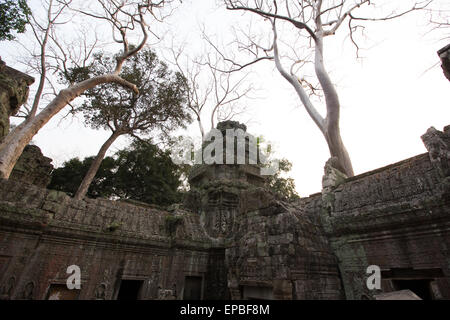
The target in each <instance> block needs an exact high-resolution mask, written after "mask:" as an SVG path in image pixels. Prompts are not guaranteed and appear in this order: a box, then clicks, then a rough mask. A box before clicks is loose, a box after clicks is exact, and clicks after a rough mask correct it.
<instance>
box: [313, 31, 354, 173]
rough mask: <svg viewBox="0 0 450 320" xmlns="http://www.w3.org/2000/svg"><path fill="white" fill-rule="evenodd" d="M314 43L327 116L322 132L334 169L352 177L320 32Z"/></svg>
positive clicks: (336, 97) (336, 96)
mask: <svg viewBox="0 0 450 320" xmlns="http://www.w3.org/2000/svg"><path fill="white" fill-rule="evenodd" d="M315 44H316V48H315V61H314V67H315V68H314V69H315V72H316V76H317V79H318V80H319V83H320V86H321V87H322V89H323V93H324V96H325V103H326V107H327V117H326V119H325V124H324V127H323V129H322V133H323V135H324V136H325V140H326V142H327V144H328V148H329V150H330V154H331V156H332V157H336V158H337V160H338V161H337V162H338V166H339V168H336V169H338V170H340V171H341V172H343V173H345V174H346V175H347V176H348V177H352V176H354V172H353V167H352V162H351V160H350V156H349V154H348V152H347V149H346V148H345V146H344V143H343V142H342V138H341V130H340V128H339V119H340V111H341V110H340V109H341V105H340V102H339V97H338V94H337V92H336V89H335V87H334V84H333V82H332V81H331V79H330V77H329V75H328V72H327V71H326V69H325V64H324V61H323V38H322V35H321V34H318V35H317V39H316V41H315Z"/></svg>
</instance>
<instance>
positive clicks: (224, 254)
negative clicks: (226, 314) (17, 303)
mask: <svg viewBox="0 0 450 320" xmlns="http://www.w3.org/2000/svg"><path fill="white" fill-rule="evenodd" d="M236 127H239V128H241V129H246V128H245V126H243V125H240V124H238V123H234V122H225V123H221V124H219V126H218V128H219V129H220V130H225V129H226V128H236ZM422 139H423V141H424V144H425V146H426V147H427V150H428V152H427V153H425V154H422V155H419V156H416V157H413V158H411V159H407V160H404V161H402V162H399V163H395V164H392V165H390V166H387V167H384V168H381V169H378V170H374V171H371V172H368V173H365V174H362V175H358V176H355V177H352V178H347V177H345V176H344V175H343V174H342V173H340V172H339V171H338V170H336V169H335V168H334V167H333V159H331V160H330V161H329V162H327V164H326V166H325V175H324V179H323V190H322V192H321V193H318V194H315V195H312V196H310V197H308V198H302V199H300V200H298V201H296V202H292V203H287V202H283V201H279V200H277V199H276V198H275V197H274V196H273V194H272V193H271V192H270V190H267V189H266V188H265V184H264V178H263V177H262V176H261V175H260V174H259V170H258V169H259V168H258V167H256V166H255V165H200V166H196V167H195V168H194V170H193V172H192V173H191V176H190V185H191V191H190V193H189V195H188V196H187V197H186V200H185V202H184V203H183V204H177V205H173V206H171V207H170V208H169V209H167V210H161V209H157V208H154V207H152V206H146V205H136V204H131V203H124V202H120V201H111V200H103V199H87V198H86V199H84V200H74V199H72V198H71V197H69V196H67V195H66V194H65V193H63V192H58V191H54V190H48V189H46V188H45V187H44V186H43V185H42V183H43V182H45V181H46V177H47V176H48V174H49V172H50V171H51V167H49V166H48V165H45V164H48V161H47V160H42V161H41V162H39V161H37V163H42V164H44V165H42V166H35V167H39V168H41V169H40V172H41V174H42V176H43V178H42V179H39V178H38V176H39V174H38V173H36V170H31V169H30V170H29V171H30V172H34V173H33V174H34V177H33V178H32V179H29V180H28V181H27V180H26V179H25V178H24V176H25V175H22V176H21V179H20V180H15V179H14V178H11V179H9V180H3V181H1V182H0V298H1V299H126V298H129V299H130V298H134V299H250V298H259V299H373V298H375V297H376V296H377V295H379V294H380V293H383V292H385V293H386V292H392V291H396V290H402V289H410V290H412V291H413V292H415V293H416V294H417V295H419V296H420V297H421V298H423V299H427V298H431V299H450V251H449V250H450V165H449V163H450V127H446V128H445V129H444V131H443V132H440V131H437V130H436V129H433V128H431V129H429V130H428V132H427V133H426V134H425V135H424V136H423V137H422ZM42 168H44V169H42ZM19 176H20V175H19ZM34 181H39V183H37V184H38V185H36V183H35V182H34ZM33 183H34V184H33ZM44 184H45V183H44ZM71 265H77V266H79V267H80V270H81V289H80V290H77V289H74V290H69V289H68V288H67V286H66V280H67V278H68V276H69V275H68V274H67V268H68V267H69V266H71ZM370 265H377V266H379V267H380V268H381V279H382V280H381V289H379V290H369V289H368V287H367V285H366V280H367V277H368V274H367V272H366V271H367V267H368V266H370Z"/></svg>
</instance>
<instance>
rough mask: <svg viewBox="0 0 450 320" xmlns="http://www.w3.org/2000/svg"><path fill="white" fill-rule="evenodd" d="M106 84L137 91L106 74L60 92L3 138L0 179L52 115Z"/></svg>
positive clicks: (0, 152)
mask: <svg viewBox="0 0 450 320" xmlns="http://www.w3.org/2000/svg"><path fill="white" fill-rule="evenodd" d="M107 82H114V83H117V84H120V85H123V86H125V87H128V88H130V89H133V90H135V91H137V88H136V86H135V85H133V84H131V83H129V82H127V81H125V80H124V79H122V78H120V77H119V76H118V75H116V74H106V75H102V76H98V77H95V78H91V79H88V80H85V81H82V82H80V83H77V84H75V85H73V86H71V87H69V88H66V89H63V90H61V91H60V92H59V93H58V95H57V96H56V97H55V98H54V99H53V100H52V101H51V102H50V103H49V104H48V105H47V106H46V107H45V108H44V109H43V110H42V111H41V112H40V113H39V114H38V115H36V116H35V117H34V118H32V119H30V120H29V121H26V122H25V123H22V124H20V125H19V126H18V127H17V128H15V129H14V131H13V132H11V133H10V134H8V135H7V136H6V137H5V138H4V140H3V141H2V143H1V144H0V178H3V179H8V178H9V175H10V174H11V171H12V169H13V168H14V165H15V164H16V162H17V160H18V159H19V157H20V155H21V154H22V152H23V149H24V148H25V146H26V145H27V144H28V143H29V142H30V141H31V139H33V137H34V136H35V135H36V133H38V131H39V130H40V129H41V128H42V127H43V126H44V125H45V124H46V123H47V122H48V121H50V119H51V118H52V117H53V116H54V115H56V114H57V113H58V112H59V111H61V110H62V109H63V108H64V107H65V106H66V105H67V104H68V103H69V102H71V101H72V100H74V99H75V98H76V97H78V96H80V95H81V94H82V93H83V92H84V91H86V90H88V89H91V88H94V87H95V86H97V85H99V84H102V83H107Z"/></svg>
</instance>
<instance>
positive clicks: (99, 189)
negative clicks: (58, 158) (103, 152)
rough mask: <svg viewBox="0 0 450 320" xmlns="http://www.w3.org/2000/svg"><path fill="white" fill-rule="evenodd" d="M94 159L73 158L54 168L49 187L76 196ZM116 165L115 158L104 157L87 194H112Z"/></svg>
mask: <svg viewBox="0 0 450 320" xmlns="http://www.w3.org/2000/svg"><path fill="white" fill-rule="evenodd" d="M92 161H94V157H87V158H85V159H84V160H82V161H81V160H80V159H78V158H73V159H70V160H69V161H66V162H64V164H63V166H62V167H60V168H56V169H54V170H53V172H52V180H51V182H50V185H49V186H48V188H49V189H54V190H60V191H64V192H66V193H67V194H68V195H70V196H74V195H75V193H76V191H77V189H78V187H79V186H80V184H81V181H82V180H83V177H84V176H85V175H86V173H87V171H88V170H89V167H90V166H91V164H92ZM115 166H116V163H115V160H114V159H113V158H111V157H106V158H105V159H103V161H102V163H101V165H100V168H99V169H98V171H97V174H96V175H95V178H94V180H93V181H92V183H91V185H90V186H89V190H88V193H87V195H88V196H89V197H90V198H98V197H105V198H107V197H109V196H111V194H112V193H113V186H112V183H113V176H114V170H115Z"/></svg>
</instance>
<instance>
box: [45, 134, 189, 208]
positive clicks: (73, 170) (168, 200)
mask: <svg viewBox="0 0 450 320" xmlns="http://www.w3.org/2000/svg"><path fill="white" fill-rule="evenodd" d="M92 160H93V157H89V158H86V159H84V160H83V161H80V160H79V159H77V158H75V159H71V160H69V161H67V162H65V163H64V164H63V166H62V167H61V168H57V169H55V170H54V171H53V173H52V181H51V183H50V185H49V188H50V189H55V190H60V191H64V192H67V193H68V194H69V195H72V196H73V195H74V194H75V192H76V191H77V189H78V186H79V185H80V183H81V180H82V179H83V177H84V175H85V174H86V172H87V170H88V169H89V167H90V165H91V163H92ZM183 172H184V167H181V166H177V165H175V164H174V163H173V162H172V160H171V158H170V153H169V152H167V151H163V150H161V149H160V148H159V147H158V146H156V145H154V144H151V143H150V142H148V141H138V140H136V141H135V142H133V143H132V145H131V146H130V147H129V148H127V149H124V150H120V151H118V152H117V153H116V154H115V156H114V158H111V157H107V158H105V159H104V160H103V162H102V163H101V165H100V169H99V171H98V172H97V174H96V176H95V178H94V180H93V181H92V184H91V185H90V186H89V190H88V193H87V195H88V196H89V197H91V198H96V197H104V198H120V199H133V200H137V201H142V202H145V203H148V204H155V205H161V206H165V205H169V204H172V203H174V202H177V201H179V200H180V197H181V194H180V192H179V191H178V189H179V187H180V185H181V180H180V177H181V175H182V173H183Z"/></svg>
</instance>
